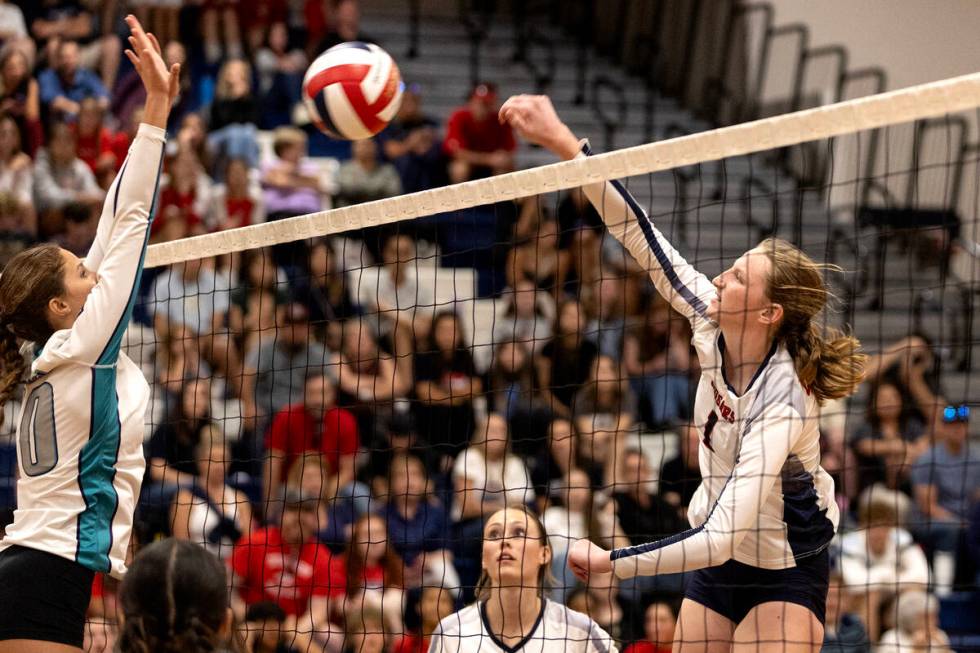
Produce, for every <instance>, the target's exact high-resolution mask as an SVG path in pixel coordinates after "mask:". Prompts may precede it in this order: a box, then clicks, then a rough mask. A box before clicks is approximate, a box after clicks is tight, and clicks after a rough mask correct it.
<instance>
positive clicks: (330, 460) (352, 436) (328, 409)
mask: <svg viewBox="0 0 980 653" xmlns="http://www.w3.org/2000/svg"><path fill="white" fill-rule="evenodd" d="M336 398H337V391H336V389H335V388H334V384H333V381H331V380H330V379H329V378H327V377H326V376H323V375H322V374H313V375H311V376H309V377H307V379H306V386H305V388H304V391H303V401H302V402H299V403H295V404H291V405H289V406H286V407H285V408H283V409H282V410H280V411H279V412H278V413H276V416H275V417H274V418H273V419H272V426H270V427H269V433H268V435H267V437H266V449H267V450H268V452H269V456H268V460H269V463H268V464H267V465H266V479H265V481H266V483H265V487H266V488H268V489H269V496H270V497H276V496H278V492H277V490H278V488H279V485H280V484H281V483H282V482H283V479H285V478H286V476H287V474H289V468H290V467H292V465H293V463H294V462H295V461H296V459H297V458H298V457H299V456H301V455H302V454H303V453H305V452H307V451H315V452H320V453H322V454H323V456H324V458H325V459H326V461H327V464H328V465H329V467H330V471H331V473H332V474H333V475H334V476H335V477H336V483H337V488H338V490H339V489H341V488H345V487H347V486H348V485H350V484H351V483H353V482H354V473H355V470H354V456H355V454H357V449H358V447H359V446H360V438H359V437H358V431H357V419H356V418H355V417H354V415H353V414H352V413H351V412H350V411H348V410H346V409H344V408H339V407H338V406H337V405H336Z"/></svg>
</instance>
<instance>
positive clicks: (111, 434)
mask: <svg viewBox="0 0 980 653" xmlns="http://www.w3.org/2000/svg"><path fill="white" fill-rule="evenodd" d="M162 168H163V149H162V148H161V152H160V166H159V168H158V169H157V181H156V186H155V188H156V189H157V190H155V191H154V192H153V201H152V203H151V204H150V213H149V221H148V224H147V227H146V234H145V235H144V236H143V248H142V250H141V253H140V260H139V263H138V264H137V267H136V275H135V277H134V280H133V288H132V290H130V293H129V301H128V302H127V304H126V309H125V310H124V311H123V314H122V315H121V316H120V318H119V323H118V324H117V325H116V328H115V330H114V331H113V333H112V337H111V338H109V342H108V343H107V344H106V347H105V349H104V350H103V351H102V355H101V356H99V360H98V361H97V362H96V363H97V365H111V366H112V367H95V368H93V369H92V418H91V424H90V426H89V439H88V442H86V443H85V444H84V445H83V446H82V450H81V451H80V452H79V454H78V485H79V487H80V488H81V490H82V498H83V499H85V510H83V511H82V512H81V514H79V515H78V545H77V547H76V550H75V559H76V560H77V561H78V563H79V564H81V565H83V566H84V567H87V568H88V569H92V570H93V571H101V572H108V571H109V570H110V568H111V564H110V562H109V551H110V549H112V521H113V519H114V518H115V515H116V508H117V507H118V506H119V497H118V495H117V494H116V488H115V487H114V486H113V481H114V480H115V477H116V459H117V458H118V456H119V443H120V438H121V436H122V424H121V423H120V420H119V396H118V395H117V394H116V368H115V363H116V360H117V359H118V357H119V347H120V345H121V344H122V338H123V334H124V333H125V332H126V327H127V326H128V325H129V318H130V316H132V314H133V307H134V306H135V305H136V298H137V296H138V295H139V288H140V279H141V278H142V276H143V264H144V262H145V260H146V246H147V244H148V243H149V240H150V224H152V223H153V215H154V213H156V206H157V193H158V191H159V188H160V170H161V169H162ZM121 181H122V180H120V182H121ZM117 188H118V186H117Z"/></svg>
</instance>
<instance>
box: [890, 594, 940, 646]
mask: <svg viewBox="0 0 980 653" xmlns="http://www.w3.org/2000/svg"><path fill="white" fill-rule="evenodd" d="M908 651H929V652H930V653H951V651H952V649H951V648H950V646H949V637H947V636H946V633H944V632H943V631H942V629H940V628H939V601H937V600H936V597H935V596H932V595H931V594H928V593H926V592H924V591H923V590H921V589H919V590H912V591H909V592H903V593H902V594H901V595H900V596H899V597H898V601H897V602H896V621H895V628H893V629H892V630H889V631H888V632H886V633H885V634H884V635H882V636H881V640H879V642H878V646H877V647H876V648H875V652H876V653H903V652H908Z"/></svg>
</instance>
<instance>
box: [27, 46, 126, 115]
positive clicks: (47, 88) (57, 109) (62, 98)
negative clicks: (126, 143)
mask: <svg viewBox="0 0 980 653" xmlns="http://www.w3.org/2000/svg"><path fill="white" fill-rule="evenodd" d="M79 56H80V52H79V49H78V43H76V42H75V41H62V42H61V43H60V44H59V45H58V51H57V56H56V57H55V61H54V66H53V67H51V68H47V69H45V70H43V71H42V72H41V74H40V75H39V76H38V85H39V86H40V92H41V104H42V105H43V106H44V108H45V110H47V111H48V112H49V114H50V113H54V114H60V115H62V116H64V117H66V118H68V119H72V120H73V119H74V118H75V116H77V115H78V108H79V104H80V103H81V101H82V100H84V99H85V98H89V97H94V98H96V99H97V100H98V101H99V104H100V105H101V106H102V108H103V109H105V108H108V106H109V93H108V91H106V89H105V86H103V85H102V80H101V79H99V76H98V75H96V74H95V73H93V72H92V71H91V70H87V69H85V68H82V67H81V66H80V65H79Z"/></svg>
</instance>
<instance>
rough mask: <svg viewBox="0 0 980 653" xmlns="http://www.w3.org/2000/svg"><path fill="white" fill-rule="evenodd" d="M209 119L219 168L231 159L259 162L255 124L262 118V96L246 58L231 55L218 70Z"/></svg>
mask: <svg viewBox="0 0 980 653" xmlns="http://www.w3.org/2000/svg"><path fill="white" fill-rule="evenodd" d="M209 113H210V115H209V120H208V145H209V147H210V148H211V149H212V150H213V151H214V152H215V153H216V154H217V155H218V159H217V162H216V169H213V170H212V171H211V172H212V173H214V172H216V171H223V170H224V165H223V162H224V161H227V160H228V159H244V160H245V161H247V162H248V166H249V167H250V168H252V167H255V166H257V165H258V163H259V146H258V143H257V142H256V126H257V125H258V124H259V120H260V119H261V105H260V104H259V98H257V97H256V96H255V93H254V90H253V89H252V67H251V66H250V65H249V63H248V62H247V61H245V60H244V59H229V60H228V61H226V62H225V63H224V64H223V65H222V66H221V70H220V71H219V72H218V81H217V83H216V85H215V90H214V101H213V102H212V103H211V108H210V112H209Z"/></svg>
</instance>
